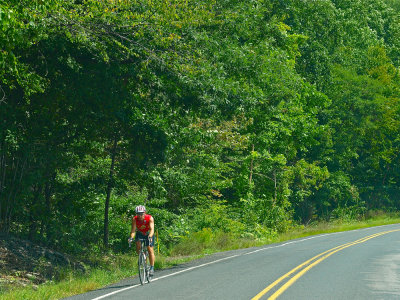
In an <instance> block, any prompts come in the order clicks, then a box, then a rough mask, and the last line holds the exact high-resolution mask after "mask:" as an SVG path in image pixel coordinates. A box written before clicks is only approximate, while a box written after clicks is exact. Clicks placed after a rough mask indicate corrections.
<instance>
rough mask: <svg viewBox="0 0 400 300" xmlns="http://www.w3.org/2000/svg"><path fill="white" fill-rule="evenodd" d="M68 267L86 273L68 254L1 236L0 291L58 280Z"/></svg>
mask: <svg viewBox="0 0 400 300" xmlns="http://www.w3.org/2000/svg"><path fill="white" fill-rule="evenodd" d="M66 268H71V269H75V270H80V271H82V272H85V266H84V265H83V264H82V263H80V262H76V261H74V260H73V259H72V258H71V257H69V256H67V255H65V254H62V253H60V252H57V251H53V250H51V249H48V248H45V247H42V246H39V245H36V244H34V243H31V242H29V241H26V240H21V239H18V238H15V237H12V236H8V235H5V234H1V233H0V291H1V290H3V291H4V290H7V289H9V288H10V287H13V286H26V285H33V286H34V287H35V286H37V285H39V284H41V283H44V282H46V281H49V280H54V279H58V278H59V277H60V275H61V273H62V271H63V270H65V269H66Z"/></svg>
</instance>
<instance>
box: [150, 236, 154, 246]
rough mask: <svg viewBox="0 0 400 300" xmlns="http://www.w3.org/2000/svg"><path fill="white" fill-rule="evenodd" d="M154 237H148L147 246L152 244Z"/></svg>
mask: <svg viewBox="0 0 400 300" xmlns="http://www.w3.org/2000/svg"><path fill="white" fill-rule="evenodd" d="M153 238H154V236H149V245H151V244H152V242H153Z"/></svg>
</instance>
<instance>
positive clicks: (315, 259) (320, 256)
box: [252, 229, 400, 300]
mask: <svg viewBox="0 0 400 300" xmlns="http://www.w3.org/2000/svg"><path fill="white" fill-rule="evenodd" d="M395 231H400V229H396V230H389V231H384V232H380V233H375V234H372V235H369V236H366V237H364V238H361V239H359V240H356V241H354V242H350V243H346V244H343V245H340V246H337V247H335V248H332V249H329V250H327V251H325V252H322V253H320V254H318V255H316V256H314V257H313V258H310V259H309V260H307V261H305V262H303V263H302V264H301V265H299V266H297V267H296V268H294V269H292V270H290V271H289V272H287V273H286V274H285V275H283V276H281V277H280V278H278V279H277V280H275V281H274V282H273V283H271V284H270V285H269V286H267V287H266V288H265V289H263V290H262V291H261V292H260V293H258V294H257V295H256V296H255V297H253V298H252V300H258V299H260V298H261V297H262V296H264V295H265V294H266V293H268V292H269V291H270V290H271V289H273V288H274V287H276V286H277V285H278V284H279V283H280V282H281V281H283V280H284V279H286V278H288V277H289V276H291V275H292V274H294V273H296V272H297V271H299V270H301V271H299V272H298V273H297V274H296V275H294V276H293V277H292V278H290V279H289V280H288V281H287V282H286V283H285V284H283V285H282V286H281V287H280V288H279V289H278V290H277V291H276V292H275V293H273V294H272V295H271V296H270V297H269V298H268V299H276V298H278V297H279V296H280V295H281V294H282V293H283V292H284V291H286V290H287V289H288V288H289V287H290V286H291V285H292V284H293V283H295V282H296V281H297V279H299V278H300V277H301V276H303V275H304V274H305V273H306V272H307V271H309V270H310V269H311V268H312V267H315V266H316V265H318V264H319V263H320V262H322V261H323V260H325V259H326V258H328V257H329V256H331V255H332V254H334V253H336V252H339V251H341V250H343V249H346V248H348V247H351V246H354V245H357V244H361V243H364V242H366V241H368V240H370V239H373V238H376V237H378V236H381V235H384V234H387V233H390V232H395ZM302 268H303V269H302Z"/></svg>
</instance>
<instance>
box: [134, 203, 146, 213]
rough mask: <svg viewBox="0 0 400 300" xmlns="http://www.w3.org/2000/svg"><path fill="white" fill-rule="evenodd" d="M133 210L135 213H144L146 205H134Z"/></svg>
mask: <svg viewBox="0 0 400 300" xmlns="http://www.w3.org/2000/svg"><path fill="white" fill-rule="evenodd" d="M135 212H136V213H137V214H142V213H145V212H146V207H144V206H143V205H139V206H136V208H135Z"/></svg>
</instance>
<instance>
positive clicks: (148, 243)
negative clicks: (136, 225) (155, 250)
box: [135, 231, 154, 247]
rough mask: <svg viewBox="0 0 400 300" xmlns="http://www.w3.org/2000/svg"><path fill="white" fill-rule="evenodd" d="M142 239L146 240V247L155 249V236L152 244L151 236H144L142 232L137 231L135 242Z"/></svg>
mask: <svg viewBox="0 0 400 300" xmlns="http://www.w3.org/2000/svg"><path fill="white" fill-rule="evenodd" d="M140 239H144V240H145V245H146V246H150V247H154V236H153V237H152V238H151V242H149V235H148V234H143V233H142V232H140V231H136V235H135V241H138V240H140Z"/></svg>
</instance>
